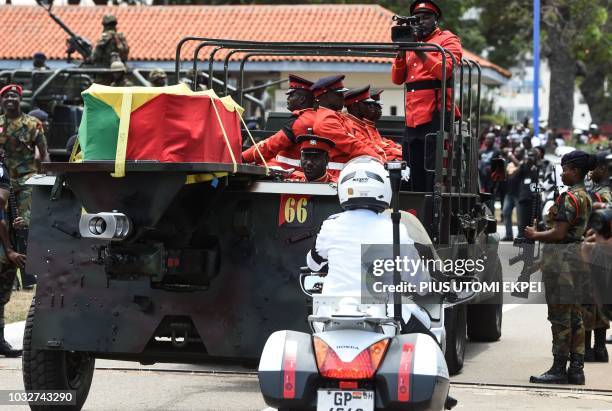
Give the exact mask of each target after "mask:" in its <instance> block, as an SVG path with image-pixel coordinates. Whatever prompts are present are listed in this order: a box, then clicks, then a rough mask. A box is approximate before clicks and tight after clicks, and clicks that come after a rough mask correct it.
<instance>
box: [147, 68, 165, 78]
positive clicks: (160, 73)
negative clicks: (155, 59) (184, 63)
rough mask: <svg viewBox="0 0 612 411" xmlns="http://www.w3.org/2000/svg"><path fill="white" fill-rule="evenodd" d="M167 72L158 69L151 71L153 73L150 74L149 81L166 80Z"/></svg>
mask: <svg viewBox="0 0 612 411" xmlns="http://www.w3.org/2000/svg"><path fill="white" fill-rule="evenodd" d="M166 77H167V76H166V72H165V71H164V70H162V69H160V68H156V69H153V70H151V72H150V73H149V80H152V79H155V78H166Z"/></svg>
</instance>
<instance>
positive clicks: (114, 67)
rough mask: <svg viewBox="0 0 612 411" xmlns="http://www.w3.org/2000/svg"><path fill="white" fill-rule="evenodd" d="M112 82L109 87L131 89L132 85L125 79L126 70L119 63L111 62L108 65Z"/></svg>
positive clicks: (123, 65)
mask: <svg viewBox="0 0 612 411" xmlns="http://www.w3.org/2000/svg"><path fill="white" fill-rule="evenodd" d="M110 68H111V74H112V75H113V82H112V83H111V84H110V85H111V87H132V86H133V85H134V83H132V82H131V81H130V80H128V79H127V68H126V67H125V64H123V63H122V62H120V61H113V62H112V64H111V65H110Z"/></svg>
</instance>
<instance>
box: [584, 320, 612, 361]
mask: <svg viewBox="0 0 612 411" xmlns="http://www.w3.org/2000/svg"><path fill="white" fill-rule="evenodd" d="M593 334H595V347H594V348H593V357H594V358H593V361H595V362H609V361H610V359H609V358H608V350H607V349H606V329H605V328H596V329H595V330H593ZM584 361H585V362H586V357H585V359H584Z"/></svg>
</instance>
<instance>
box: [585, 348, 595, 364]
mask: <svg viewBox="0 0 612 411" xmlns="http://www.w3.org/2000/svg"><path fill="white" fill-rule="evenodd" d="M584 362H595V350H594V349H592V348H587V349H585V350H584Z"/></svg>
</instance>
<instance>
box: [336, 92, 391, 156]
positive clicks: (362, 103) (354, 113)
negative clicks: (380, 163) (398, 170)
mask: <svg viewBox="0 0 612 411" xmlns="http://www.w3.org/2000/svg"><path fill="white" fill-rule="evenodd" d="M379 97H380V92H379ZM344 104H345V106H346V109H347V111H348V114H347V116H348V118H349V120H350V121H351V123H352V124H353V127H354V132H355V135H356V136H360V135H364V136H365V137H364V141H366V142H367V143H368V144H369V145H370V146H372V147H373V148H374V149H375V150H376V152H377V153H378V154H379V155H380V156H381V157H382V158H383V159H384V160H385V161H391V160H395V159H401V158H402V149H401V147H400V146H399V145H398V144H396V143H394V142H393V141H391V140H388V139H383V138H382V137H381V135H380V133H379V132H378V130H377V129H376V125H375V121H376V120H378V119H379V118H380V115H378V116H376V115H375V112H376V110H375V108H376V107H378V111H380V104H379V103H377V102H376V100H374V99H373V98H372V96H371V94H370V86H365V87H361V88H358V89H353V90H349V91H347V92H346V94H345V95H344ZM373 118H374V119H373Z"/></svg>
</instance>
